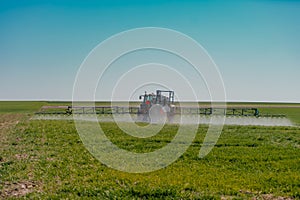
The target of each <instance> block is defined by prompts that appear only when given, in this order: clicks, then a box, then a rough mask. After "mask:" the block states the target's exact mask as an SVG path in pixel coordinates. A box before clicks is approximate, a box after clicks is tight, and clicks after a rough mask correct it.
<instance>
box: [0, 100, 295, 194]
mask: <svg viewBox="0 0 300 200" xmlns="http://www.w3.org/2000/svg"><path fill="white" fill-rule="evenodd" d="M66 104H68V103H67V102H0V198H3V199H14V198H33V199H35V198H41V199H77V198H78V199H79V198H80V199H81V198H85V199H90V198H94V199H266V200H271V199H300V106H299V104H259V103H257V104H255V105H254V106H263V107H262V108H260V111H261V112H265V113H270V114H273V113H274V114H285V115H286V116H287V118H288V119H290V120H291V122H292V123H293V124H294V126H276V127H275V126H274V127H273V126H240V125H225V126H224V128H223V132H222V134H221V136H220V138H219V140H218V142H217V144H216V145H215V147H214V148H213V150H212V151H211V152H210V153H209V154H208V155H207V156H206V157H204V158H199V157H198V154H199V150H200V148H201V145H202V143H203V139H204V137H205V134H206V131H207V129H208V125H199V128H198V131H197V135H196V137H195V139H194V141H193V143H192V145H191V146H190V147H189V148H188V150H187V151H186V152H185V153H184V154H183V155H182V156H180V158H179V159H178V160H177V161H175V162H174V163H172V164H171V165H169V166H167V167H165V168H163V169H160V170H158V171H154V172H148V173H126V172H121V171H117V170H114V169H111V168H109V167H107V166H106V165H104V164H102V163H101V162H100V161H98V160H97V159H96V158H94V157H93V156H92V155H91V154H90V153H89V152H88V150H87V149H86V148H85V147H84V145H83V144H82V141H81V139H80V137H79V135H78V133H77V131H76V128H75V123H74V121H72V120H33V119H32V116H33V115H34V112H36V111H38V110H39V109H40V107H41V106H42V105H66ZM232 105H233V104H232ZM240 105H242V103H241V104H240ZM243 105H249V103H248V104H243ZM100 123H101V127H102V128H103V130H104V131H105V134H106V135H107V137H108V138H109V139H110V140H111V141H112V142H113V143H114V144H116V145H117V146H119V147H120V148H123V149H126V150H129V151H132V152H137V153H142V152H151V151H154V150H156V149H160V148H162V147H163V146H165V145H167V144H168V143H169V142H170V141H171V140H172V139H173V138H174V136H175V134H176V130H177V129H178V125H177V124H167V125H165V126H164V127H163V129H162V130H161V131H160V132H159V133H158V134H157V135H155V136H152V137H149V138H135V137H132V136H130V135H127V134H124V133H123V132H122V131H121V130H120V128H119V127H118V126H117V124H116V123H114V122H100ZM187 126H188V125H187Z"/></svg>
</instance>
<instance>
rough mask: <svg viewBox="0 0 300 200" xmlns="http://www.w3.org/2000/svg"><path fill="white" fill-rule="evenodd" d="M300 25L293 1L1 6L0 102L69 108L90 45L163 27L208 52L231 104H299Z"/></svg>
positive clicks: (13, 3)
mask: <svg viewBox="0 0 300 200" xmlns="http://www.w3.org/2000/svg"><path fill="white" fill-rule="evenodd" d="M299 19H300V1H296V0H294V1H292V0H290V1H283V0H282V1H280V0H273V1H271V0H270V1H267V0H260V1H259V0H256V1H255V0H252V1H250V0H249V1H246V0H245V1H242V0H241V1H221V0H220V1H215V0H212V1H191V0H190V1H189V0H188V1H159V0H151V1H132V0H130V1H121V0H119V1H65V0H62V1H58V0H57V1H54V0H53V1H37V0H36V1H33V0H28V1H25V0H24V1H22V0H21V1H8V0H7V1H5V0H1V1H0V69H1V73H0V91H1V93H0V99H2V100H12V99H26V100H30V99H35V100H71V98H72V89H73V83H74V80H75V76H76V73H77V70H78V69H79V67H80V65H81V63H82V61H83V60H84V58H85V57H86V56H87V55H88V53H89V52H90V51H91V50H92V49H93V48H94V47H95V46H96V45H98V44H99V43H100V42H102V41H103V40H105V39H107V38H108V37H110V36H112V35H114V34H117V33H119V32H122V31H125V30H128V29H133V28H138V27H164V28H169V29H174V30H177V31H180V32H182V33H184V34H186V35H188V36H190V37H192V38H193V39H195V40H196V41H197V42H198V43H200V44H201V45H202V46H203V47H204V48H205V49H206V50H207V52H208V53H209V54H210V56H211V57H212V58H213V60H214V61H215V63H216V64H217V66H218V67H219V70H220V72H221V74H222V77H223V80H224V83H225V88H226V92H227V98H228V100H229V101H278V102H285V101H288V102H300V91H299V86H300V78H299V76H300V39H299V35H300V20H299ZM199 100H201V99H199Z"/></svg>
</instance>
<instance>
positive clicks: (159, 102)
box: [138, 90, 176, 123]
mask: <svg viewBox="0 0 300 200" xmlns="http://www.w3.org/2000/svg"><path fill="white" fill-rule="evenodd" d="M140 99H142V100H143V102H142V103H141V104H140V107H139V110H138V117H139V119H140V120H141V121H143V122H151V123H162V122H166V121H168V122H171V121H172V119H173V116H174V115H175V108H176V107H175V104H174V91H167V90H156V94H154V93H152V94H147V92H145V94H143V95H141V96H140Z"/></svg>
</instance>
